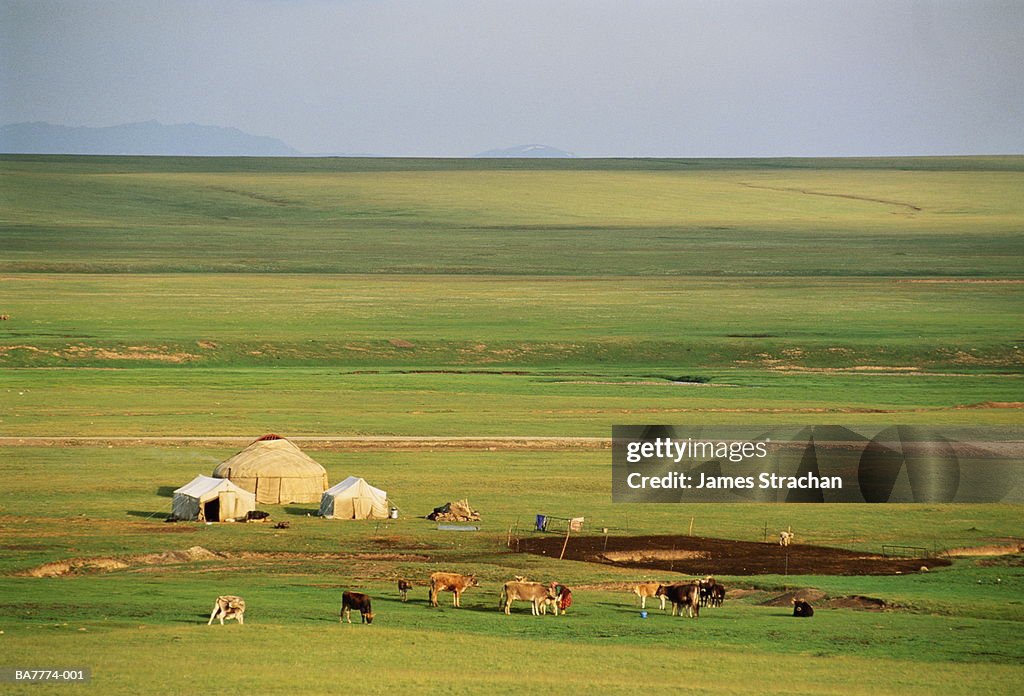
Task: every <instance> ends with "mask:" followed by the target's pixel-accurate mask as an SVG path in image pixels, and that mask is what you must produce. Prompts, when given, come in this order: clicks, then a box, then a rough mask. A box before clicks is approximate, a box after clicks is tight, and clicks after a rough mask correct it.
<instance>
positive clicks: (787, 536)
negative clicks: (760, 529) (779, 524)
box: [779, 532, 793, 546]
mask: <svg viewBox="0 0 1024 696" xmlns="http://www.w3.org/2000/svg"><path fill="white" fill-rule="evenodd" d="M792 543H793V532H779V546H789V545H790V544H792Z"/></svg>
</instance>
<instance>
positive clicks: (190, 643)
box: [0, 447, 1024, 693]
mask: <svg viewBox="0 0 1024 696" xmlns="http://www.w3.org/2000/svg"><path fill="white" fill-rule="evenodd" d="M230 454H231V452H230V451H229V450H224V449H216V448H214V449H207V448H195V447H181V448H173V447H170V448H146V449H137V448H113V449H108V448H105V447H104V448H88V447H86V448H71V449H64V450H60V449H50V448H34V447H31V448H10V449H7V450H4V451H3V452H0V474H2V477H3V480H4V481H5V491H4V495H3V498H2V501H3V503H2V508H0V520H2V524H0V543H2V544H3V546H4V547H5V549H6V552H5V554H4V557H3V561H2V570H3V571H4V572H5V574H4V575H2V576H0V596H2V597H4V598H5V599H3V600H2V601H0V616H2V618H0V628H2V629H3V630H4V635H3V636H0V639H2V640H3V641H4V644H5V653H6V655H7V656H8V657H7V660H8V661H13V662H14V663H15V664H22V663H23V662H33V661H38V660H39V659H42V656H53V655H73V656H74V659H73V660H71V662H74V663H75V664H76V665H89V666H91V667H92V668H93V670H94V680H95V681H94V686H95V687H96V688H100V689H102V690H103V691H104V692H105V693H122V692H130V691H133V690H136V689H138V688H139V685H140V684H143V683H151V682H152V683H155V684H164V683H168V682H169V680H171V679H172V678H173V677H172V673H180V671H181V670H187V671H189V672H192V673H205V671H206V670H209V669H212V668H213V666H214V665H216V664H217V663H218V662H224V661H230V662H232V663H233V664H235V665H237V666H239V668H240V669H241V670H242V671H243V672H244V677H243V678H240V679H239V680H237V681H232V682H230V683H229V684H224V685H222V686H221V688H222V689H223V690H224V691H225V692H227V693H234V692H242V691H245V690H247V689H251V688H258V689H259V690H261V691H265V692H270V693H283V692H285V691H288V690H289V689H295V688H304V689H307V690H317V689H322V688H324V686H323V685H324V684H327V683H330V682H331V681H332V680H338V679H344V678H346V677H345V675H346V674H348V670H350V669H351V665H352V664H353V663H354V660H355V659H356V656H358V660H359V662H358V664H360V665H364V666H365V668H366V669H374V670H376V671H378V672H379V673H380V674H382V675H383V677H382V680H381V682H380V683H364V682H360V683H356V684H353V685H351V686H350V687H348V688H350V689H351V690H353V691H354V692H356V693H384V692H386V691H388V690H397V691H400V692H403V693H406V692H414V693H419V692H421V691H423V690H424V689H426V688H428V685H429V684H430V683H432V680H438V679H440V680H443V681H444V683H445V684H446V686H447V688H450V689H451V690H453V691H455V692H467V693H468V692H472V691H474V689H476V688H479V684H481V683H484V684H487V685H488V688H490V689H492V690H494V691H495V692H497V693H512V692H515V691H521V690H522V689H527V690H531V689H541V688H543V689H546V690H551V691H555V692H560V693H561V692H565V693H576V692H577V691H579V690H582V689H583V685H584V684H589V685H590V687H589V688H600V689H601V690H602V691H604V690H607V691H609V692H612V693H618V692H625V691H627V690H629V688H633V689H634V690H635V688H636V686H635V683H634V681H635V680H636V679H641V678H642V679H643V684H644V689H645V690H649V691H651V692H653V693H661V692H668V691H673V690H679V689H683V690H686V689H691V690H694V691H697V692H703V691H713V692H716V693H720V692H725V693H776V692H777V693H794V692H795V693H822V692H831V691H833V690H842V691H843V692H846V693H869V692H871V691H879V690H881V691H883V692H890V691H893V690H897V689H899V690H901V691H909V692H912V693H934V692H936V691H943V690H945V689H946V688H948V687H949V685H950V684H951V683H957V684H971V685H975V688H978V689H980V690H982V691H991V692H996V693H1011V692H1012V691H1013V690H1014V684H1015V683H1016V681H1017V680H1019V679H1020V676H1021V668H1020V666H1019V662H1020V659H1021V657H1022V656H1024V649H1022V645H1021V643H1020V641H1019V638H1018V635H1017V634H1018V632H1019V626H1020V622H1021V621H1024V602H1022V599H1024V596H1022V594H1021V587H1022V586H1024V570H1022V567H1021V566H1020V565H1019V560H1017V561H1014V560H1012V559H1011V560H1010V561H1008V562H999V563H994V564H993V563H989V562H988V561H987V559H979V560H961V561H957V562H956V563H955V564H954V565H953V566H951V567H948V568H938V569H935V570H933V571H932V572H930V573H921V574H914V575H895V576H892V575H890V576H877V577H813V576H811V577H806V576H805V577H794V576H788V577H787V576H783V575H781V571H780V574H779V575H771V576H756V577H739V578H720V580H721V581H723V582H725V583H727V585H728V586H730V587H746V588H749V589H751V590H752V593H751V595H749V596H748V597H745V598H742V599H736V600H729V601H727V603H726V605H725V606H724V607H722V608H721V609H714V610H712V609H705V611H704V613H703V614H702V617H701V618H700V619H699V620H697V621H690V620H688V619H678V618H677V619H673V618H672V617H670V616H668V615H663V614H661V613H660V612H658V611H657V610H656V609H655V610H652V611H651V615H650V617H649V618H648V619H647V620H642V619H641V618H640V617H639V615H638V610H637V608H636V606H635V599H634V598H633V597H631V596H630V595H628V594H626V593H625V592H623V591H622V590H621V589H611V588H612V587H615V585H612V584H611V583H618V584H621V583H624V582H628V581H631V580H639V579H649V578H650V577H652V576H651V575H650V574H648V573H645V572H643V571H631V570H628V569H620V568H614V567H611V566H603V565H595V564H589V563H581V562H573V561H563V562H560V561H558V560H557V559H548V558H543V557H536V556H527V555H523V554H515V553H510V552H509V550H508V549H507V548H506V541H507V535H508V530H509V528H511V527H514V526H515V525H516V524H517V523H518V524H519V525H520V527H521V531H520V532H519V534H520V535H525V536H529V535H531V534H532V533H531V532H528V531H526V527H527V526H528V524H529V521H530V520H531V519H532V517H533V514H535V513H536V512H539V511H544V512H548V513H551V514H563V515H570V514H571V515H575V514H583V515H586V516H587V518H588V520H590V521H591V522H592V524H594V525H602V524H604V525H614V526H615V527H616V528H617V529H616V530H615V532H614V533H615V534H645V533H662V532H664V531H666V530H678V531H683V530H684V528H685V527H686V526H687V525H688V523H689V518H690V517H691V516H692V517H694V518H695V526H694V531H695V533H697V534H706V535H713V536H720V537H726V538H735V539H743V540H760V539H761V538H762V529H763V526H764V525H768V526H769V528H770V529H776V528H779V527H784V526H785V525H792V526H793V527H794V528H795V529H797V530H799V531H800V535H801V536H800V538H801V541H803V542H805V543H817V544H828V545H837V546H847V547H851V548H861V549H864V550H865V551H875V552H877V551H878V550H879V546H880V544H882V543H904V544H916V545H925V546H928V547H929V548H935V547H936V545H937V546H938V547H939V548H945V547H947V546H952V545H970V544H979V543H991V542H993V541H995V540H999V539H1004V538H1007V537H1017V538H1019V537H1021V536H1024V521H1022V519H1021V517H1020V515H1019V510H1018V509H1017V507H1016V506H1012V505H928V506H913V505H911V506H906V505H902V506H895V505H894V506H881V507H878V506H866V505H865V506H860V505H838V506H827V507H822V506H781V505H777V506H770V505H734V506H713V505H687V506H677V505H647V506H628V507H625V508H624V507H623V506H616V505H612V504H611V503H610V502H609V495H608V486H609V481H608V467H607V462H606V461H605V455H604V454H603V453H600V452H577V453H557V455H554V456H553V455H552V454H550V453H534V452H520V453H515V452H513V453H509V452H434V453H423V452H362V453H346V452H326V451H325V452H316V453H315V455H316V457H317V459H318V460H319V461H321V462H322V463H323V464H324V465H325V467H326V468H327V470H328V472H329V475H330V478H331V480H332V481H333V480H338V479H340V478H341V477H343V476H345V475H347V474H349V473H353V472H357V473H359V474H361V475H365V476H367V477H369V478H370V479H371V480H372V481H374V482H375V483H377V484H379V485H381V486H385V487H386V488H387V489H388V491H389V493H390V495H391V496H392V497H394V498H395V499H396V501H397V502H398V504H400V505H401V506H402V509H403V511H404V513H405V514H403V516H402V517H401V518H399V519H398V520H390V521H387V522H342V521H333V522H332V521H324V520H321V519H318V518H316V517H307V513H308V512H311V511H312V508H313V507H314V506H312V505H309V504H307V505H298V504H292V505H283V506H266V508H267V509H268V511H270V512H271V513H272V515H273V519H276V520H287V521H288V522H290V524H291V528H290V529H288V530H275V529H273V528H271V527H270V526H269V525H239V524H236V525H213V526H208V525H202V524H190V523H178V524H175V525H168V524H166V523H163V522H162V521H160V520H161V518H162V516H163V514H164V513H165V512H166V510H167V509H168V507H169V503H170V500H169V498H168V497H167V495H168V490H169V486H168V485H167V483H168V482H169V481H178V480H184V479H186V478H188V477H190V476H192V475H193V474H194V473H197V472H208V470H209V469H210V468H211V467H212V466H213V465H214V464H215V463H216V462H217V461H219V460H221V459H223V458H224V457H226V456H228V455H230ZM39 472H46V479H47V486H46V488H45V490H42V489H41V488H40V487H39V486H38V485H37V483H36V482H37V478H38V475H39ZM456 492H457V494H458V495H467V496H469V498H470V499H471V501H473V503H474V505H475V506H477V507H479V508H480V509H481V510H484V511H485V515H484V520H483V523H482V529H481V531H480V532H477V533H448V534H445V533H444V532H439V531H437V530H436V528H435V525H434V524H433V523H430V522H429V521H426V520H423V519H420V518H418V517H417V515H419V514H422V513H424V512H426V511H428V510H429V509H430V508H431V507H433V505H435V504H436V502H437V500H439V499H440V498H445V497H451V495H455V494H456ZM570 543H572V542H571V540H570ZM193 546H202V547H203V548H205V549H208V550H211V551H218V552H229V553H232V552H233V553H238V552H240V551H244V552H246V553H247V554H248V555H247V556H245V557H242V558H239V557H235V558H229V559H225V560H208V561H193V562H172V563H166V564H149V565H145V564H136V565H130V566H129V567H128V568H123V569H119V570H113V571H111V572H89V571H80V572H76V573H72V574H70V575H66V576H64V577H56V578H32V577H23V576H21V575H20V573H22V572H24V571H26V570H28V569H30V568H32V567H35V566H37V565H39V564H42V563H46V562H51V561H57V560H63V559H68V558H97V557H114V558H121V559H130V558H131V557H132V556H133V555H136V554H143V553H153V552H161V551H174V550H178V551H180V550H183V549H185V548H189V547H193ZM440 569H447V570H456V571H462V572H475V573H477V574H479V576H480V578H481V582H482V587H481V588H479V589H474V590H470V591H468V592H467V594H466V595H465V597H464V600H463V605H464V606H463V608H462V609H459V610H456V609H452V608H450V607H449V606H446V605H444V604H442V607H440V608H438V609H432V608H430V607H428V606H427V605H426V601H425V593H426V590H425V587H424V582H425V579H426V577H427V575H429V573H430V572H433V571H435V570H440ZM517 573H525V574H528V575H529V576H530V577H533V578H538V579H551V578H557V579H559V580H561V581H563V582H565V583H567V584H569V585H570V586H575V587H577V588H579V589H577V591H576V592H575V593H574V594H575V597H576V602H575V603H574V606H573V609H572V611H571V612H570V614H569V615H568V616H564V617H559V618H558V619H555V618H554V617H543V618H538V619H535V618H533V617H531V616H530V615H529V612H528V611H527V610H526V608H525V607H519V608H518V609H517V610H516V611H515V612H514V613H513V616H511V617H505V616H504V615H502V614H501V613H500V612H498V611H497V594H498V590H499V589H500V586H501V583H502V582H503V581H504V580H506V579H508V578H509V577H510V576H511V575H512V574H517ZM668 575H673V574H671V573H662V574H661V576H662V578H664V576H668ZM677 575H678V574H677ZM398 576H404V577H409V578H412V579H413V580H414V581H416V582H417V584H418V586H417V587H416V588H415V589H414V591H413V593H412V599H411V601H410V602H409V603H408V604H402V603H400V602H399V601H398V598H397V592H396V590H395V588H394V578H395V577H398ZM680 577H681V576H680ZM807 587H814V588H819V589H822V590H824V591H826V592H828V593H830V594H832V595H835V596H843V595H847V594H851V595H852V594H860V595H867V596H871V597H877V598H882V599H885V600H886V601H887V602H889V603H890V604H892V605H894V606H896V607H897V608H896V609H894V610H890V611H886V612H881V613H877V612H864V611H857V610H852V609H819V611H818V613H817V615H816V617H815V619H814V620H813V621H812V622H807V623H805V622H800V621H794V620H793V619H791V618H789V617H788V616H787V614H788V612H787V610H786V609H785V608H779V607H771V606H764V605H763V604H762V602H763V601H764V600H765V599H767V598H769V597H772V596H775V595H776V594H778V593H780V592H783V591H786V590H787V589H794V588H807ZM343 589H361V590H364V591H368V592H370V593H371V594H372V595H373V596H374V597H375V609H376V613H377V619H376V621H375V623H374V625H373V626H370V627H363V626H358V625H357V626H352V627H349V626H339V625H338V624H337V623H336V611H337V605H338V603H339V596H340V593H341V591H342V590H343ZM225 592H235V593H238V594H241V595H243V596H245V597H246V598H247V601H248V603H249V607H250V608H249V611H248V614H247V624H246V627H245V628H244V630H241V631H240V630H238V629H237V628H236V627H235V626H229V627H227V628H225V629H221V628H220V627H219V626H217V627H214V628H208V627H206V626H205V625H204V623H205V619H206V616H207V615H206V613H205V611H206V609H207V605H208V604H211V603H212V598H213V597H214V596H216V595H217V594H221V593H225ZM442 599H443V600H447V597H443V598H442ZM82 629H84V630H82ZM681 650H682V651H685V652H686V653H687V654H690V653H693V654H694V655H695V657H694V658H693V659H699V658H698V657H696V656H703V655H715V656H716V659H714V660H711V661H710V663H709V665H708V666H707V667H706V668H705V667H704V666H703V665H701V666H700V668H699V669H692V670H690V671H693V672H694V675H693V677H692V678H691V677H690V676H689V674H688V673H687V670H682V671H681V670H680V667H679V664H678V663H679V660H680V658H679V656H678V655H679V652H680V651H681ZM524 653H525V654H534V653H536V654H537V655H540V656H541V658H540V659H541V661H542V663H543V665H544V666H543V667H542V668H540V669H537V670H526V672H525V673H523V672H522V670H521V660H522V655H523V654H524ZM552 653H553V655H552ZM561 656H564V659H563V658H562V657H561ZM68 659H70V658H68ZM68 659H65V660H64V662H67V663H68V665H70V662H68ZM62 664H63V663H62ZM126 664H132V665H136V664H137V665H139V667H138V668H137V669H136V668H135V667H132V668H131V669H126V667H125V665H126ZM665 664H669V665H672V669H665V668H664V667H663V665H665ZM751 665H755V666H756V667H757V670H758V674H757V675H756V676H751V675H750V674H749V673H748V671H749V670H750V669H751ZM869 665H871V668H870V670H869V671H870V672H871V673H872V674H871V676H870V677H868V678H866V679H865V678H863V675H861V674H860V672H861V671H864V670H867V669H868V666H869ZM282 671H286V672H288V673H289V674H288V679H285V678H284V676H283V675H282V674H281V672H282ZM789 672H793V673H795V674H798V675H799V678H798V679H796V680H795V681H794V680H791V679H788V678H786V677H785V675H786V674H787V673H789ZM649 675H650V676H649ZM631 680H634V681H631ZM631 684H632V686H631ZM156 690H157V691H172V690H173V688H171V687H168V688H164V687H162V686H158V687H156Z"/></svg>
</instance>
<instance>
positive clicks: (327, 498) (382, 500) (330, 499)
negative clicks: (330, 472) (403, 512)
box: [320, 476, 389, 520]
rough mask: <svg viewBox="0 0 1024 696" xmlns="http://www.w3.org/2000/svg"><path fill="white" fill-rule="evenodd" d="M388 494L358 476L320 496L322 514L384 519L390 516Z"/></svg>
mask: <svg viewBox="0 0 1024 696" xmlns="http://www.w3.org/2000/svg"><path fill="white" fill-rule="evenodd" d="M388 512H389V510H388V494H387V492H386V491H382V490H381V489H379V488H374V487H373V486H371V485H370V484H368V483H367V482H366V481H365V480H364V479H361V478H359V477H358V476H349V477H348V478H347V479H345V480H344V481H342V482H341V483H336V484H334V485H333V486H331V487H330V488H328V489H327V490H326V491H324V494H323V496H322V497H321V498H320V515H321V516H322V517H326V518H327V519H334V520H382V519H386V518H387V517H388Z"/></svg>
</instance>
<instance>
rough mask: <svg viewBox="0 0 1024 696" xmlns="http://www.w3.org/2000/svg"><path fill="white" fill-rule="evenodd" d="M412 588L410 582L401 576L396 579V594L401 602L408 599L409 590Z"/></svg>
mask: <svg viewBox="0 0 1024 696" xmlns="http://www.w3.org/2000/svg"><path fill="white" fill-rule="evenodd" d="M411 589H412V583H411V582H409V581H408V580H406V579H404V578H401V579H399V581H398V595H399V597H401V598H402V601H403V602H408V601H409V590H411Z"/></svg>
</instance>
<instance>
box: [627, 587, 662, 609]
mask: <svg viewBox="0 0 1024 696" xmlns="http://www.w3.org/2000/svg"><path fill="white" fill-rule="evenodd" d="M664 588H665V586H664V585H662V584H661V583H660V582H641V583H638V584H636V585H633V594H635V595H636V596H637V597H639V598H640V608H641V609H646V608H647V598H648V597H657V598H658V599H659V600H660V601H661V610H662V611H665V591H664Z"/></svg>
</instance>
